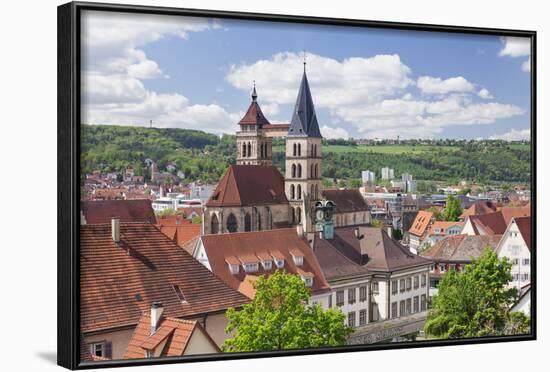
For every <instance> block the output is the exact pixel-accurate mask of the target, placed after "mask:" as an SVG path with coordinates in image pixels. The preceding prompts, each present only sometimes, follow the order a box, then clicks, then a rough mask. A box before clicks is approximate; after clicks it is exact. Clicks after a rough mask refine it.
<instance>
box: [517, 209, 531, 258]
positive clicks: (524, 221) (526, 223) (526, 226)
mask: <svg viewBox="0 0 550 372" xmlns="http://www.w3.org/2000/svg"><path fill="white" fill-rule="evenodd" d="M514 221H515V222H516V225H517V226H518V229H519V232H520V234H521V236H522V237H523V240H524V241H525V244H526V245H527V248H529V250H531V244H532V238H531V236H532V235H531V217H516V218H514Z"/></svg>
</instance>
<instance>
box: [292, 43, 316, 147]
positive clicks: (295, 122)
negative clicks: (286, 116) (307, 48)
mask: <svg viewBox="0 0 550 372" xmlns="http://www.w3.org/2000/svg"><path fill="white" fill-rule="evenodd" d="M288 135H289V136H304V137H322V136H321V131H320V130H319V123H318V122H317V115H316V114H315V107H314V105H313V98H312V97H311V90H310V89H309V82H308V80H307V75H306V61H305V53H304V74H303V76H302V82H301V84H300V91H299V92H298V98H296V106H295V107H294V113H293V114H292V121H291V122H290V127H289V129H288Z"/></svg>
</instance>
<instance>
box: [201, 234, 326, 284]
mask: <svg viewBox="0 0 550 372" xmlns="http://www.w3.org/2000/svg"><path fill="white" fill-rule="evenodd" d="M201 239H202V243H203V246H204V248H205V250H206V255H207V257H208V261H209V263H210V267H211V268H212V271H213V272H214V273H215V274H216V275H217V276H219V277H220V278H221V279H222V280H223V281H224V282H226V283H227V284H228V285H229V286H230V287H232V288H235V289H238V288H239V286H241V284H242V282H243V281H244V280H245V278H246V276H247V275H253V276H259V275H262V274H267V275H269V274H272V273H274V272H275V271H276V270H277V267H276V265H275V263H272V268H271V270H264V268H263V266H262V264H258V271H257V272H248V273H245V271H244V269H243V268H242V266H241V267H239V274H231V272H230V271H229V267H228V265H227V262H228V261H229V262H231V263H233V262H234V261H235V258H237V259H238V260H239V263H240V262H243V261H244V262H246V261H247V260H246V259H245V260H243V259H242V257H254V258H255V262H259V261H260V259H259V257H258V255H261V256H262V257H264V255H265V253H269V254H270V255H271V256H272V257H273V258H277V259H284V270H285V271H286V272H288V273H291V274H296V273H298V270H299V269H302V270H304V271H306V272H311V273H313V275H314V276H315V278H314V280H313V287H312V288H311V289H312V291H313V292H314V293H320V292H325V291H327V290H329V286H328V283H327V282H326V280H325V277H324V275H323V272H322V270H321V268H320V267H319V263H318V262H317V259H316V258H315V255H314V254H313V251H312V250H311V248H310V247H309V245H308V243H307V242H306V241H305V240H304V239H303V238H302V237H300V236H298V234H297V233H296V229H294V228H287V229H278V230H266V231H253V232H243V233H232V234H216V235H204V236H202V237H201ZM290 250H293V251H294V250H296V251H300V252H301V254H302V255H303V257H304V259H303V261H304V263H303V265H302V266H301V267H298V266H296V264H295V263H294V260H293V258H292V254H291V253H290ZM294 253H297V252H294ZM273 258H272V259H271V260H273Z"/></svg>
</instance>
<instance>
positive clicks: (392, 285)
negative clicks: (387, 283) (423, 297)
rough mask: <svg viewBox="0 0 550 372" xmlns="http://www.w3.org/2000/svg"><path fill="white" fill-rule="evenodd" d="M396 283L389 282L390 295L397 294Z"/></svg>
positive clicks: (395, 281) (394, 281)
mask: <svg viewBox="0 0 550 372" xmlns="http://www.w3.org/2000/svg"><path fill="white" fill-rule="evenodd" d="M398 286H399V285H398V281H397V280H392V281H391V293H392V294H396V293H397V287H398Z"/></svg>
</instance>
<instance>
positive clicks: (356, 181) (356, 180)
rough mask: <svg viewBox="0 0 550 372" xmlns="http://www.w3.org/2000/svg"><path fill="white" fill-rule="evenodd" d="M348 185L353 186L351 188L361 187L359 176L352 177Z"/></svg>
mask: <svg viewBox="0 0 550 372" xmlns="http://www.w3.org/2000/svg"><path fill="white" fill-rule="evenodd" d="M349 185H350V187H353V188H358V187H361V180H360V179H359V178H353V179H352V180H351V181H350V183H349Z"/></svg>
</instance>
